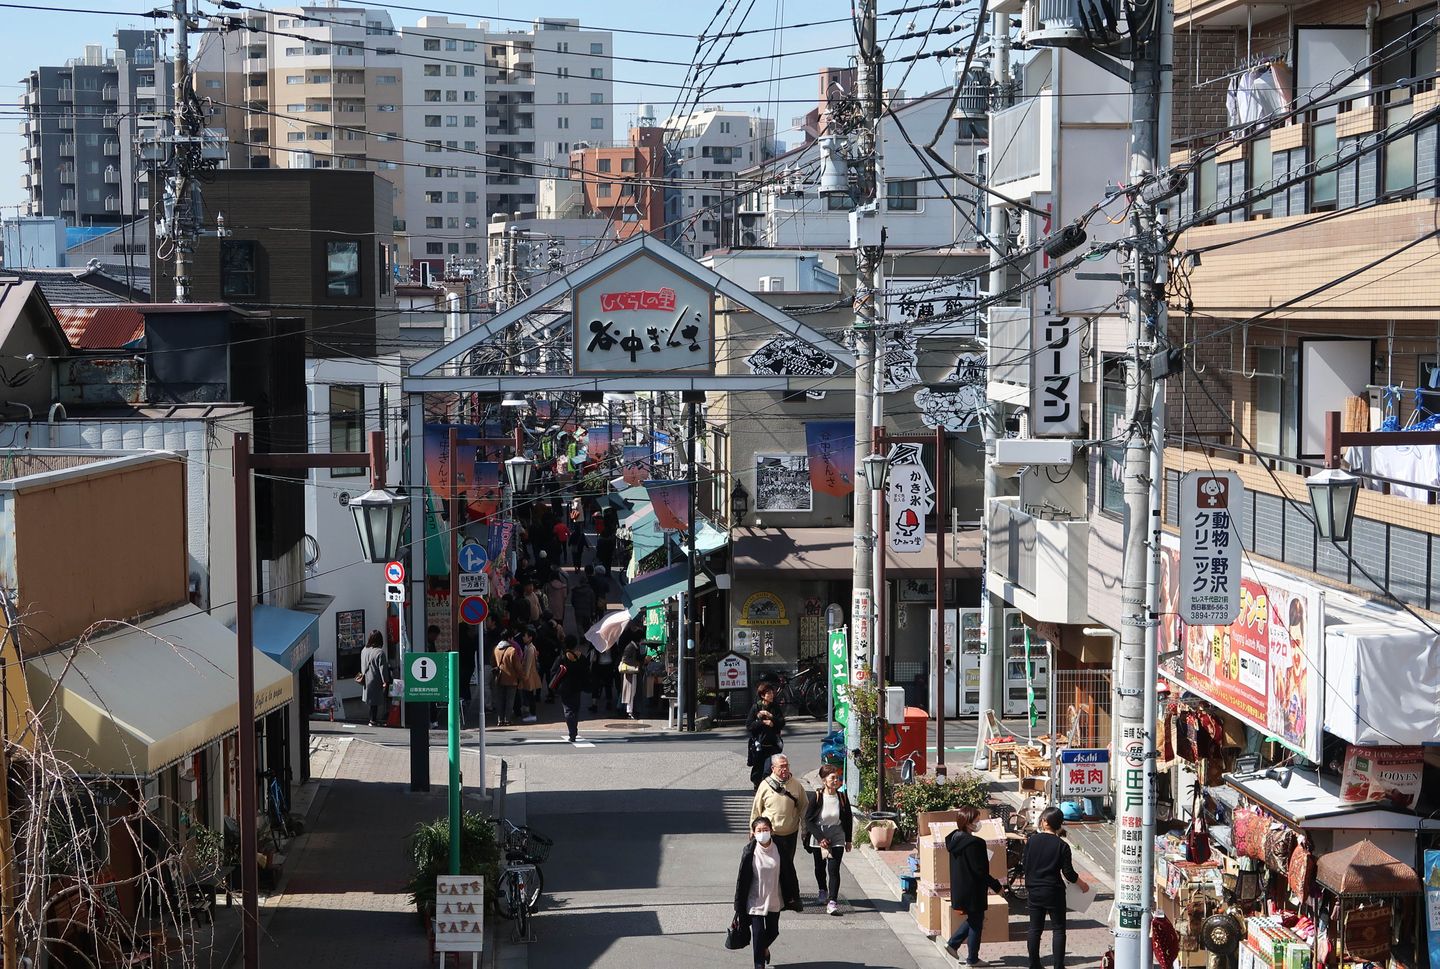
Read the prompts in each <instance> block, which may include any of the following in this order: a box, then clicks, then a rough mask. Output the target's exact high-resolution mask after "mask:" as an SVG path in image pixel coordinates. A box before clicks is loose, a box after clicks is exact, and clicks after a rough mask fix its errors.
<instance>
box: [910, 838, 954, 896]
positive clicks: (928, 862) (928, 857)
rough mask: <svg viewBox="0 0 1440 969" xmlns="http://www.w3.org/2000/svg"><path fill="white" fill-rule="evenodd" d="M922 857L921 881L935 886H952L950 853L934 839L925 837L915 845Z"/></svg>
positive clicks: (940, 842) (942, 843) (941, 843)
mask: <svg viewBox="0 0 1440 969" xmlns="http://www.w3.org/2000/svg"><path fill="white" fill-rule="evenodd" d="M915 850H916V852H918V853H919V855H920V880H921V881H922V882H930V883H931V884H933V885H945V886H948V885H949V884H950V852H948V851H946V850H945V844H944V842H942V841H937V840H936V839H935V838H934V837H930V836H927V837H923V838H921V839H920V840H919V842H917V843H916V845H915Z"/></svg>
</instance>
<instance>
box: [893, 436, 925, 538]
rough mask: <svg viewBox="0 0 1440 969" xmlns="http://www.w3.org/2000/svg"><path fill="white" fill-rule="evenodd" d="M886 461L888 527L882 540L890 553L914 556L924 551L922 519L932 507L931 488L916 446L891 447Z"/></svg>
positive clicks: (923, 523) (918, 447) (898, 445)
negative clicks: (886, 543)
mask: <svg viewBox="0 0 1440 969" xmlns="http://www.w3.org/2000/svg"><path fill="white" fill-rule="evenodd" d="M889 460H890V477H889V480H888V482H887V483H886V485H885V502H886V504H887V506H888V507H889V511H890V523H889V527H888V528H887V530H886V536H887V539H886V540H887V542H888V543H889V546H890V551H892V552H895V553H897V554H911V555H913V554H918V553H919V552H922V551H924V549H925V516H926V515H927V514H929V512H930V509H932V508H934V507H935V486H934V485H933V484H932V483H931V481H930V472H929V471H927V470H925V465H924V464H922V463H921V461H920V446H919V445H918V444H897V445H895V446H894V447H892V448H891V449H890V457H889Z"/></svg>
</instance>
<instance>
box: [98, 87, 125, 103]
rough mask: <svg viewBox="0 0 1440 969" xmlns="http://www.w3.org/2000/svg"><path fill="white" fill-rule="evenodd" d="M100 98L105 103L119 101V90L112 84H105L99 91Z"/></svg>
mask: <svg viewBox="0 0 1440 969" xmlns="http://www.w3.org/2000/svg"><path fill="white" fill-rule="evenodd" d="M100 97H101V99H102V100H105V101H118V100H120V89H119V88H118V87H116V86H115V85H113V84H107V85H105V87H103V88H101V90H100Z"/></svg>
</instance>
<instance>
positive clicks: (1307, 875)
mask: <svg viewBox="0 0 1440 969" xmlns="http://www.w3.org/2000/svg"><path fill="white" fill-rule="evenodd" d="M1285 878H1286V881H1288V882H1289V884H1290V893H1291V894H1292V895H1295V896H1296V897H1298V898H1299V899H1301V900H1302V901H1303V900H1304V899H1305V896H1307V895H1309V894H1310V889H1311V887H1312V886H1313V885H1314V882H1315V854H1314V852H1312V851H1311V850H1310V839H1309V838H1301V839H1300V840H1299V842H1298V843H1297V844H1296V845H1295V850H1294V851H1292V852H1291V853H1290V864H1289V865H1288V866H1286V868H1285Z"/></svg>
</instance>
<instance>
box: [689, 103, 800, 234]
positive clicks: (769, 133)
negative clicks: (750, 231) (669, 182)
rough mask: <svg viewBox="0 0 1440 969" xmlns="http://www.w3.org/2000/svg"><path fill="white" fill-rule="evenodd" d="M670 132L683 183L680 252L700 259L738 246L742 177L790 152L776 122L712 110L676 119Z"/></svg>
mask: <svg viewBox="0 0 1440 969" xmlns="http://www.w3.org/2000/svg"><path fill="white" fill-rule="evenodd" d="M665 128H666V130H667V133H666V138H665V144H666V147H667V148H668V149H669V152H670V158H671V169H670V172H671V177H672V178H676V179H678V180H679V184H680V188H679V190H678V192H676V193H675V194H676V196H678V199H679V204H678V207H677V211H675V213H674V215H673V218H672V221H677V223H678V224H677V225H676V227H675V237H676V238H677V240H678V248H679V249H680V251H681V252H684V253H686V254H687V255H690V256H697V257H698V256H703V255H704V254H705V253H707V252H709V251H710V250H712V249H717V248H721V247H724V246H731V245H735V244H736V238H735V235H736V218H735V214H736V211H737V208H738V202H739V199H738V198H737V193H739V192H740V191H741V190H742V189H741V183H740V182H739V178H738V176H739V173H740V172H741V171H743V170H745V169H747V168H750V167H752V166H754V165H757V164H760V163H762V162H765V161H768V160H769V159H771V158H774V157H775V156H776V155H778V154H780V153H781V152H782V151H784V150H785V146H784V145H783V144H782V143H781V142H780V141H778V140H777V139H776V137H775V121H774V119H773V118H761V117H757V116H755V115H752V114H747V113H746V112H744V111H731V110H728V109H727V108H723V107H719V106H709V107H704V108H701V109H699V110H697V111H694V112H691V113H690V114H685V115H678V116H672V117H670V118H669V119H667V120H666V122H665Z"/></svg>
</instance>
